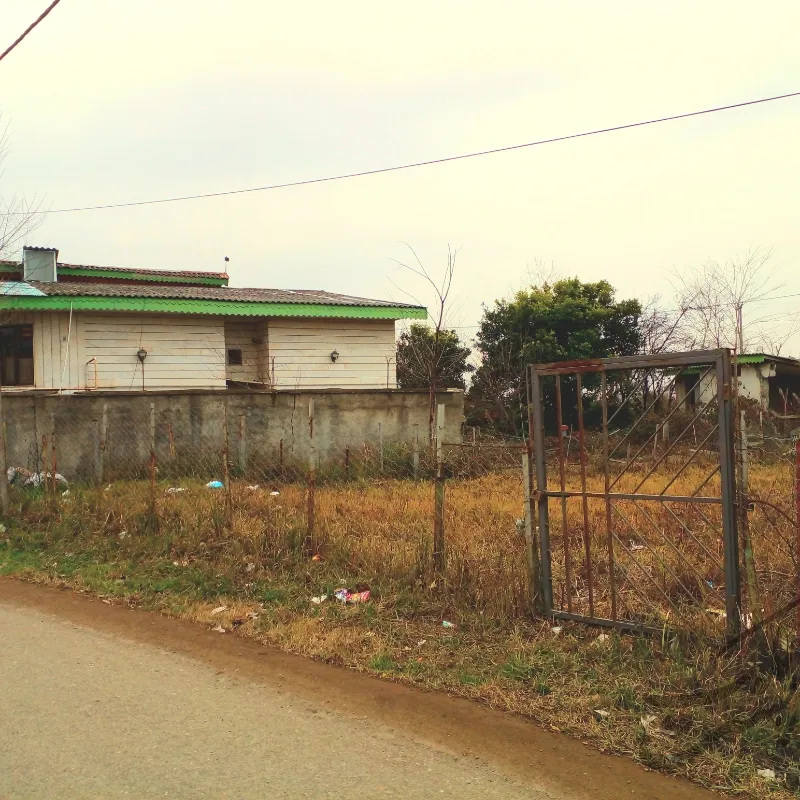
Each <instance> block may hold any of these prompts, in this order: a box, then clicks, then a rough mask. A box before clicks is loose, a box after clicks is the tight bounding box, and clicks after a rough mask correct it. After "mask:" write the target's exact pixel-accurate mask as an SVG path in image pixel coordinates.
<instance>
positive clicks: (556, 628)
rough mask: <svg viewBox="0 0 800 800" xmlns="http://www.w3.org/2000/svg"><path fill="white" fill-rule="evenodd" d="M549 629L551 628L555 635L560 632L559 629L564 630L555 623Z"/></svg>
mask: <svg viewBox="0 0 800 800" xmlns="http://www.w3.org/2000/svg"><path fill="white" fill-rule="evenodd" d="M550 630H551V631H553V633H554V634H555V635H556V636H558V634H559V633H561V631H563V630H564V628H563V627H562V626H561V625H556V626H554V627H552V628H550Z"/></svg>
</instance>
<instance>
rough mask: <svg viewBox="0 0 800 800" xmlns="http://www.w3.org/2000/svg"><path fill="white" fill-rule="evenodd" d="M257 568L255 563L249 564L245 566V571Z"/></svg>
mask: <svg viewBox="0 0 800 800" xmlns="http://www.w3.org/2000/svg"><path fill="white" fill-rule="evenodd" d="M255 568H256V565H255V564H253V563H250V564H247V565H246V566H245V568H244V571H245V572H252V571H253V570H254V569H255Z"/></svg>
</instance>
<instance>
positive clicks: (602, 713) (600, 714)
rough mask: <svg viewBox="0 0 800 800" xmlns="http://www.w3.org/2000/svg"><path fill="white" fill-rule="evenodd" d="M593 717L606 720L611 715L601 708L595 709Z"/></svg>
mask: <svg viewBox="0 0 800 800" xmlns="http://www.w3.org/2000/svg"><path fill="white" fill-rule="evenodd" d="M594 713H595V716H597V717H599V718H600V719H608V718H609V717H610V716H611V714H610V713H609V712H608V711H606V710H605V709H603V708H596V709H595V710H594Z"/></svg>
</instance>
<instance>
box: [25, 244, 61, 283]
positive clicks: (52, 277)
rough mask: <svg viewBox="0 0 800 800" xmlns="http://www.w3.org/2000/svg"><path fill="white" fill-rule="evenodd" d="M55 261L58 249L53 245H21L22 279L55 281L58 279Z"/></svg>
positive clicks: (45, 281)
mask: <svg viewBox="0 0 800 800" xmlns="http://www.w3.org/2000/svg"><path fill="white" fill-rule="evenodd" d="M57 263H58V250H56V249H55V248H54V247H23V248H22V279H23V280H24V281H42V282H43V283H55V282H56V281H57V280H58V275H57V270H56V264H57Z"/></svg>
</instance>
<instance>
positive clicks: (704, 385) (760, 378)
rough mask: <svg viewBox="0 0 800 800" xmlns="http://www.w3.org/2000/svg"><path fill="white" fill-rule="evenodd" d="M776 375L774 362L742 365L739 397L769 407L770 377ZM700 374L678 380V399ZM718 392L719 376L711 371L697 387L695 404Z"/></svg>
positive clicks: (688, 389) (705, 400) (689, 388)
mask: <svg viewBox="0 0 800 800" xmlns="http://www.w3.org/2000/svg"><path fill="white" fill-rule="evenodd" d="M774 375H775V366H774V365H773V364H742V365H741V366H740V374H739V378H738V382H739V397H743V398H746V399H748V400H756V401H758V402H759V403H760V404H761V405H762V406H763V407H764V408H768V407H769V380H768V379H769V378H771V377H773V376H774ZM699 377H700V375H699V374H698V375H684V376H682V377H681V379H680V380H679V381H678V382H677V392H676V395H677V400H678V402H681V400H682V399H683V398H684V397H685V396H686V393H687V392H688V391H690V390H691V388H692V387H693V386H694V385H695V384H696V383H697V380H698V378H699ZM716 394H717V377H716V375H715V374H714V373H713V371H712V372H711V373H709V374H708V375H706V377H705V378H703V380H702V381H700V383H699V385H698V386H697V388H696V389H695V392H694V396H695V405H705V404H706V403H708V402H709V401H710V400H712V399H713V398H714V397H716Z"/></svg>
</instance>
